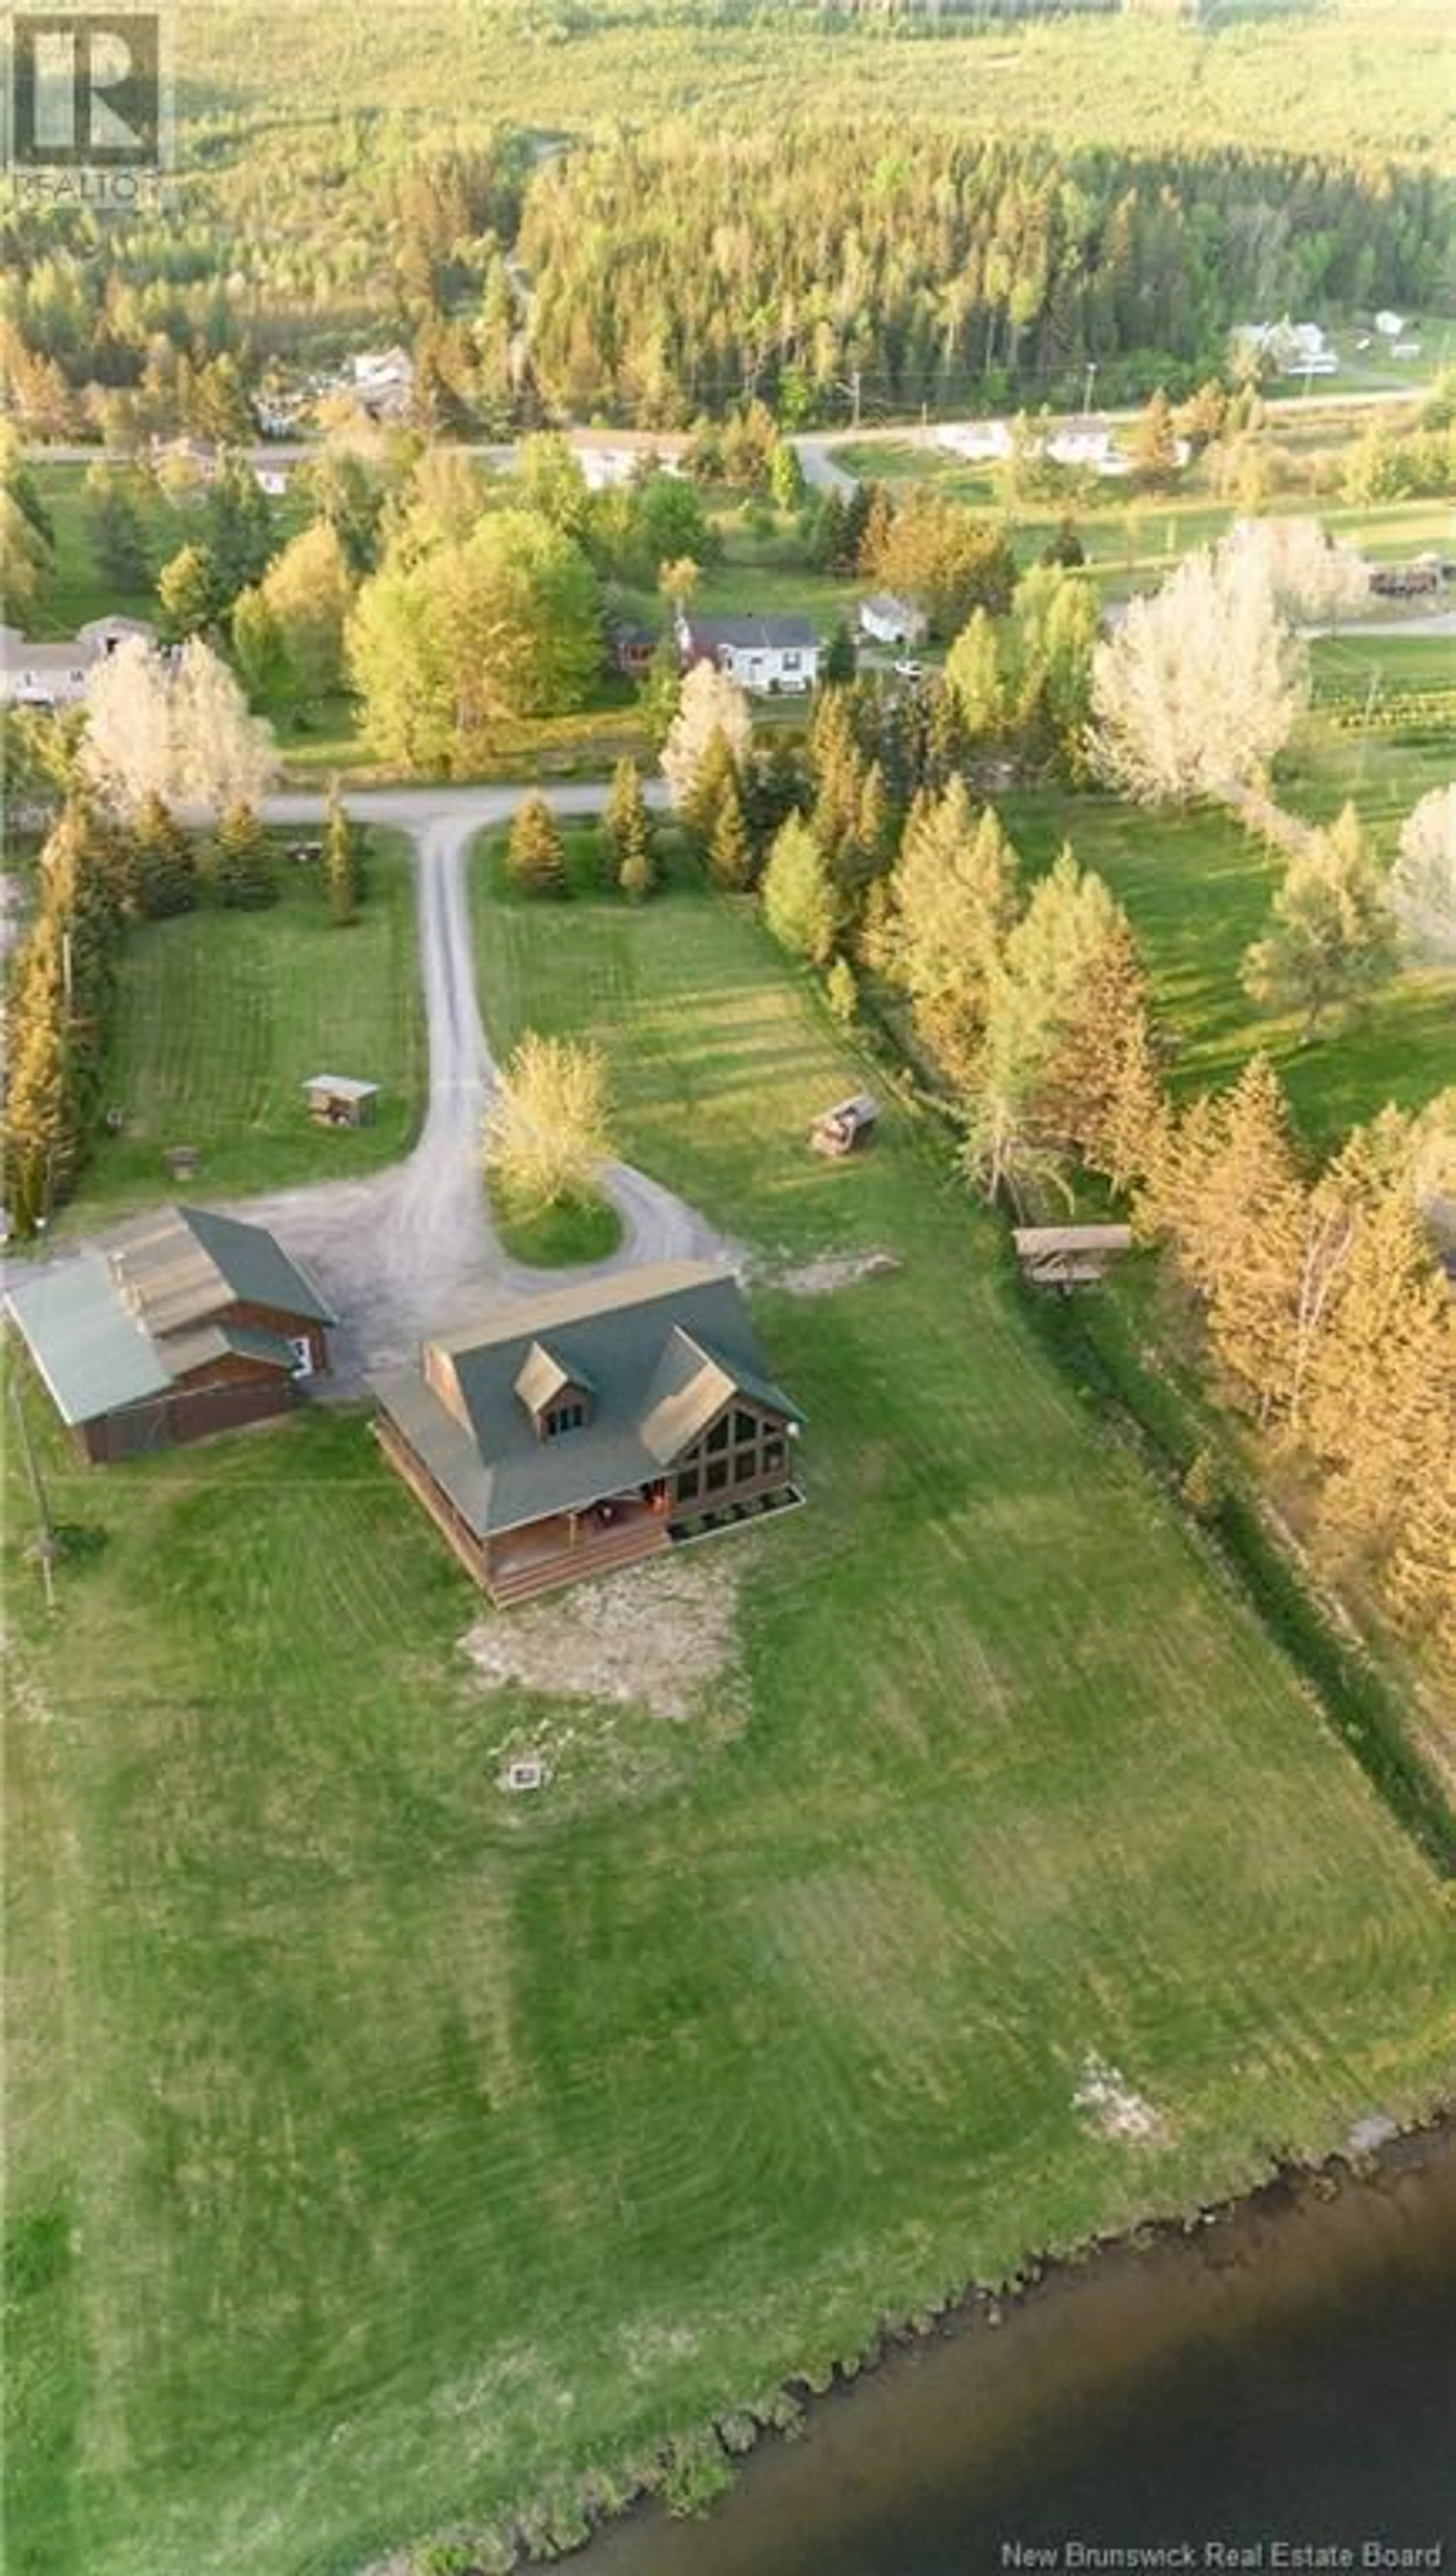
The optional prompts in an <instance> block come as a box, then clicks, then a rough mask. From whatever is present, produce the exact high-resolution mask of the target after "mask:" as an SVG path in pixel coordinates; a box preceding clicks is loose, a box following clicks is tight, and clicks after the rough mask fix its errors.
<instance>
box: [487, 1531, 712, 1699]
mask: <svg viewBox="0 0 1456 2576" xmlns="http://www.w3.org/2000/svg"><path fill="white" fill-rule="evenodd" d="M738 1582H739V1576H738V1569H737V1568H736V1567H735V1566H734V1565H733V1564H732V1563H730V1562H728V1561H727V1560H726V1559H725V1558H724V1557H723V1556H722V1555H720V1554H719V1552H718V1551H717V1550H716V1549H715V1548H711V1547H710V1548H708V1549H707V1550H705V1551H703V1552H701V1553H700V1552H698V1551H696V1550H694V1551H693V1552H692V1554H690V1555H686V1556H682V1557H671V1558H669V1559H668V1561H667V1562H666V1563H665V1564H662V1565H637V1566H629V1567H627V1568H626V1569H625V1571H624V1572H622V1573H621V1574H609V1575H603V1576H602V1577H601V1579H600V1580H599V1581H598V1582H595V1583H578V1584H576V1585H574V1586H573V1588H572V1590H571V1591H570V1592H569V1593H561V1592H557V1593H549V1594H548V1595H547V1596H546V1598H545V1599H544V1600H542V1601H539V1602H536V1603H533V1604H532V1606H531V1607H530V1608H529V1609H522V1610H512V1611H510V1612H508V1613H507V1614H506V1615H505V1616H504V1617H502V1618H497V1619H482V1620H481V1621H480V1622H479V1623H478V1624H477V1625H476V1626H475V1627H474V1628H472V1629H470V1630H469V1632H468V1633H467V1635H466V1636H465V1637H463V1638H462V1640H461V1643H462V1645H463V1647H464V1649H465V1652H466V1654H467V1655H468V1656H469V1657H470V1660H471V1662H472V1664H473V1665H474V1667H475V1669H476V1671H477V1673H478V1674H479V1675H480V1677H481V1679H482V1681H484V1682H485V1683H486V1684H487V1685H489V1686H494V1687H497V1688H499V1687H502V1686H504V1685H505V1684H507V1683H511V1682H514V1683H515V1684H517V1685H518V1686H519V1687H520V1688H521V1689H523V1690H531V1691H540V1692H541V1693H542V1694H543V1695H544V1696H545V1697H547V1698H549V1699H581V1700H599V1701H606V1702H608V1703H610V1704H611V1705H613V1706H616V1707H624V1706H631V1707H636V1708H646V1709H649V1710H650V1711H651V1713H652V1715H653V1716H654V1717H665V1718H674V1719H679V1720H680V1719H683V1718H687V1717H691V1715H692V1714H693V1711H694V1709H695V1707H696V1706H697V1705H698V1703H699V1701H700V1700H701V1699H702V1697H703V1694H704V1693H705V1692H706V1691H707V1690H708V1688H709V1687H710V1685H711V1684H713V1683H715V1682H717V1681H720V1680H721V1679H722V1677H723V1675H724V1674H725V1673H726V1672H727V1671H728V1669H729V1667H730V1665H731V1664H732V1661H733V1655H734V1644H735V1636H736V1628H737V1616H738Z"/></svg>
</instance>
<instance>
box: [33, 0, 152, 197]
mask: <svg viewBox="0 0 1456 2576" xmlns="http://www.w3.org/2000/svg"><path fill="white" fill-rule="evenodd" d="M6 37H7V51H6V65H5V71H6V81H5V106H6V126H5V153H4V158H5V166H6V169H7V170H8V172H9V174H10V177H11V179H12V180H13V182H14V184H15V186H16V187H17V189H18V190H19V192H20V194H21V195H22V196H23V197H25V198H26V199H28V200H29V201H31V202H33V203H40V204H44V205H54V206H74V205H85V206H90V207H93V208H95V209H97V210H99V211H101V212H103V213H111V214H127V213H130V212H132V211H133V210H134V209H140V208H149V207H151V206H154V205H155V204H156V203H157V201H158V199H159V197H160V195H161V193H162V186H163V182H164V180H165V177H166V175H167V173H168V172H169V171H170V169H171V166H172V95H171V80H170V77H169V69H168V63H167V49H166V42H165V30H164V25H163V20H162V18H161V16H160V14H159V13H157V12H155V11H150V10H145V11H144V10H132V9H45V10H39V9H37V10H17V11H16V12H15V13H14V14H13V15H12V16H11V17H10V19H9V22H8V25H7V29H6Z"/></svg>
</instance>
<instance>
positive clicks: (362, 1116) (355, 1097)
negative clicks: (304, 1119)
mask: <svg viewBox="0 0 1456 2576" xmlns="http://www.w3.org/2000/svg"><path fill="white" fill-rule="evenodd" d="M303 1089H304V1096H305V1098H306V1099H307V1101H308V1114H309V1116H310V1118H314V1119H316V1120H317V1121H318V1124H319V1126H320V1127H372V1126H373V1124H374V1115H375V1110H376V1108H377V1106H378V1102H379V1085H378V1083H377V1082H356V1081H355V1080H354V1079H353V1076H352V1075H350V1074H347V1073H315V1074H311V1075H310V1077H309V1079H308V1081H307V1082H306V1083H305V1084H304V1086H303Z"/></svg>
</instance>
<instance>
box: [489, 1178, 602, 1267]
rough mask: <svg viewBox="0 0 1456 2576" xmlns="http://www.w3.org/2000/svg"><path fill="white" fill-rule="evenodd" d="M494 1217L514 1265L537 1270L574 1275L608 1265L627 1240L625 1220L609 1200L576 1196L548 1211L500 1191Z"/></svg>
mask: <svg viewBox="0 0 1456 2576" xmlns="http://www.w3.org/2000/svg"><path fill="white" fill-rule="evenodd" d="M490 1208H491V1216H492V1218H493V1219H494V1222H495V1228H496V1232H497V1233H498V1234H499V1236H500V1239H501V1241H502V1243H503V1244H504V1245H505V1248H506V1250H507V1252H508V1253H509V1254H510V1255H511V1258H512V1260H514V1261H526V1262H529V1263H530V1264H531V1266H532V1267H533V1268H534V1269H536V1270H571V1269H574V1268H576V1267H577V1266H578V1265H579V1264H580V1263H581V1262H584V1261H605V1260H606V1258H607V1255H608V1253H610V1252H615V1251H616V1249H617V1246H618V1244H619V1243H620V1242H621V1240H622V1220H621V1218H620V1217H619V1216H618V1214H617V1211H616V1209H615V1208H614V1207H613V1205H612V1203H611V1201H610V1199H604V1198H598V1197H597V1196H596V1195H595V1194H594V1193H593V1192H590V1191H588V1192H581V1191H573V1192H572V1193H571V1194H570V1196H569V1197H566V1198H562V1199H555V1200H553V1201H552V1202H551V1204H550V1206H549V1207H521V1206H520V1205H518V1204H517V1203H516V1202H515V1201H514V1200H513V1199H512V1197H511V1195H510V1192H509V1191H507V1190H504V1189H501V1188H499V1187H496V1188H493V1189H492V1191H491V1194H490Z"/></svg>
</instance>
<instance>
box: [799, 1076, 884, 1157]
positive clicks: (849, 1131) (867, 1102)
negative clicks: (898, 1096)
mask: <svg viewBox="0 0 1456 2576" xmlns="http://www.w3.org/2000/svg"><path fill="white" fill-rule="evenodd" d="M879 1115H880V1105H879V1102H878V1101H877V1100H872V1099H871V1098H870V1095H869V1093H868V1092H867V1091H859V1092H856V1094H855V1096H854V1098H853V1100H841V1101H840V1102H839V1104H838V1106H837V1107H836V1108H834V1109H826V1110H825V1111H824V1114H823V1116H822V1117H820V1118H816V1119H815V1121H814V1124H813V1126H812V1127H811V1128H810V1130H809V1142H810V1144H811V1145H812V1147H813V1149H814V1151H815V1153H816V1154H833V1155H840V1154H853V1153H856V1152H857V1151H858V1149H859V1147H860V1146H861V1145H867V1144H868V1143H869V1141H870V1138H871V1137H872V1136H873V1134H874V1132H875V1126H876V1122H877V1121H878V1118H879Z"/></svg>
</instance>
